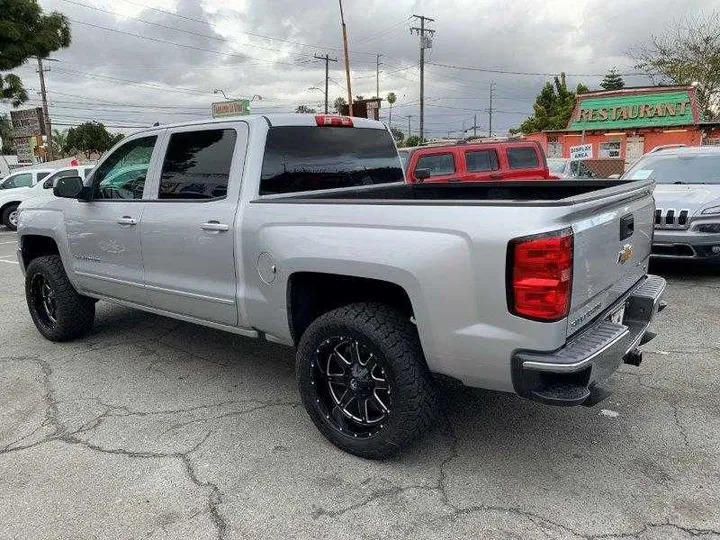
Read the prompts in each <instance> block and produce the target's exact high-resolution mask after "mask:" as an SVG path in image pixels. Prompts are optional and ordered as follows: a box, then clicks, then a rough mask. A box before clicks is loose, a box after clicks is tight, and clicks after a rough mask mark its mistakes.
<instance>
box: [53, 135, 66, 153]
mask: <svg viewBox="0 0 720 540" xmlns="http://www.w3.org/2000/svg"><path fill="white" fill-rule="evenodd" d="M67 153H68V148H67V130H65V131H60V130H59V129H53V155H54V156H55V157H56V158H63V157H65V155H66V154H67Z"/></svg>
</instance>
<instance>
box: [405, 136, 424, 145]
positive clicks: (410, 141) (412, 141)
mask: <svg viewBox="0 0 720 540" xmlns="http://www.w3.org/2000/svg"><path fill="white" fill-rule="evenodd" d="M420 142H421V141H420V137H418V136H417V135H410V136H409V137H408V138H407V139H405V143H404V144H403V146H420Z"/></svg>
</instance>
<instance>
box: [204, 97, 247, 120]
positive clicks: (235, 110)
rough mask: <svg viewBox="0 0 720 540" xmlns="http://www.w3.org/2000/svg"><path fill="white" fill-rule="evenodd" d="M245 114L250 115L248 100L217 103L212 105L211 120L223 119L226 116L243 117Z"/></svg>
mask: <svg viewBox="0 0 720 540" xmlns="http://www.w3.org/2000/svg"><path fill="white" fill-rule="evenodd" d="M245 114H250V100H249V99H236V100H233V101H219V102H217V103H213V104H212V116H213V118H225V117H227V116H243V115H245Z"/></svg>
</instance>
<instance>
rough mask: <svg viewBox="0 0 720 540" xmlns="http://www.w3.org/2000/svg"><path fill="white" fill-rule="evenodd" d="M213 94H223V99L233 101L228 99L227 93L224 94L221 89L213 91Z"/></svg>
mask: <svg viewBox="0 0 720 540" xmlns="http://www.w3.org/2000/svg"><path fill="white" fill-rule="evenodd" d="M213 94H222V97H224V98H225V99H227V100H228V101H231V99H230V98H229V97H227V96H226V95H225V92H223V91H222V90H221V89H220V88H215V89H214V90H213Z"/></svg>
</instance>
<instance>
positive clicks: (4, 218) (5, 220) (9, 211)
mask: <svg viewBox="0 0 720 540" xmlns="http://www.w3.org/2000/svg"><path fill="white" fill-rule="evenodd" d="M18 206H19V205H17V204H11V205H10V206H8V207H7V208H5V210H3V213H2V224H3V225H5V226H6V227H7V228H8V229H9V230H11V231H16V230H17V226H16V225H13V224H12V223H10V215H11V214H12V213H13V212H16V211H17V209H18Z"/></svg>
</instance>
